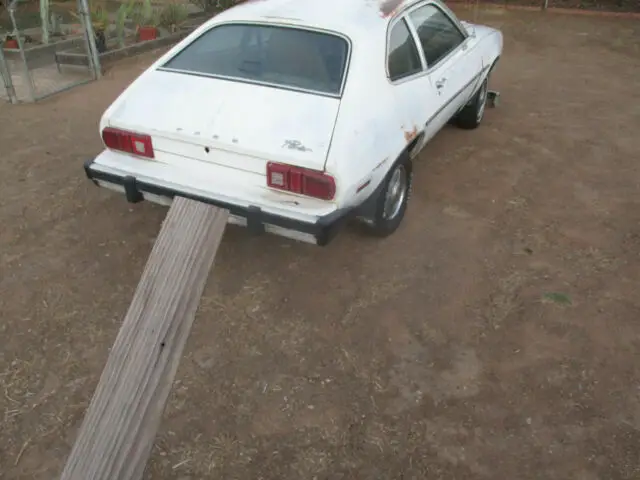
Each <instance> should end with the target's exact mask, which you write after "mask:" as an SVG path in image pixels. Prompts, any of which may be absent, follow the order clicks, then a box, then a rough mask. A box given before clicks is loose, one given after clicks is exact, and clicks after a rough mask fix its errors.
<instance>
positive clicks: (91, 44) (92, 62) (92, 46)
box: [78, 0, 102, 80]
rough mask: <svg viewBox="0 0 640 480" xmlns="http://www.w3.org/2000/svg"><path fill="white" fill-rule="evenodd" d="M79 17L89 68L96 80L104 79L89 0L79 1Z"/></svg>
mask: <svg viewBox="0 0 640 480" xmlns="http://www.w3.org/2000/svg"><path fill="white" fill-rule="evenodd" d="M78 15H79V16H80V20H81V22H82V30H83V31H84V39H85V43H86V46H87V50H88V52H87V53H88V54H89V55H88V58H89V68H90V69H91V70H92V72H93V78H95V79H96V80H98V79H100V78H101V77H102V67H101V65H100V56H99V55H98V48H97V47H96V37H95V33H94V32H93V23H92V22H91V14H90V11H89V5H88V2H87V0H78Z"/></svg>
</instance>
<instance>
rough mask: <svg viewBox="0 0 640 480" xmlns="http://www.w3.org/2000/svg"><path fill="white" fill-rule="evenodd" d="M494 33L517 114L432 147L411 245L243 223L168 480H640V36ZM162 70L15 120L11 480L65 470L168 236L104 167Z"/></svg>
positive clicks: (0, 360) (491, 16) (181, 386)
mask: <svg viewBox="0 0 640 480" xmlns="http://www.w3.org/2000/svg"><path fill="white" fill-rule="evenodd" d="M470 12H471V11H468V12H462V13H461V16H462V17H463V18H466V19H470V20H472V19H473V18H472V14H471V13H470ZM477 20H478V21H479V22H484V23H488V24H491V25H494V26H497V27H500V28H502V29H503V31H504V33H505V54H504V57H503V59H502V61H501V64H500V66H499V68H498V69H497V71H496V73H495V76H494V78H493V81H492V84H493V87H494V88H496V89H498V90H500V91H501V93H502V97H501V99H502V103H501V105H500V106H499V107H498V108H497V109H495V110H489V111H488V112H487V116H486V118H485V122H484V124H483V125H482V126H481V127H480V128H479V129H478V130H476V131H473V132H468V131H461V130H457V129H455V128H453V127H451V128H446V129H445V130H444V131H443V132H442V133H440V134H439V135H438V136H437V137H436V138H435V139H434V140H433V141H432V142H431V143H430V144H429V145H428V146H427V147H426V149H425V151H424V153H423V154H422V155H421V158H420V161H419V162H418V164H417V165H416V177H415V188H414V194H413V197H412V203H411V206H410V209H409V211H408V216H407V218H406V220H405V223H404V225H403V226H402V228H401V229H400V230H399V231H398V232H397V233H396V234H395V235H394V236H392V237H390V238H388V239H386V240H382V241H381V240H374V239H369V238H366V237H363V236H362V235H361V234H360V233H359V231H358V229H355V228H348V229H347V230H345V231H344V232H343V233H342V234H341V235H340V236H338V238H337V239H336V240H335V241H334V243H332V244H331V245H329V246H328V247H326V248H317V247H312V246H307V245H303V244H298V243H294V242H291V241H287V240H285V239H280V238H277V237H273V236H264V237H251V236H250V235H249V234H248V233H247V232H246V231H244V230H242V229H240V228H234V227H229V228H228V231H227V233H226V234H225V239H224V240H223V244H222V247H221V251H220V253H219V255H218V260H217V264H216V266H215V269H214V271H213V273H212V275H211V278H210V281H209V284H208V286H207V289H206V291H205V295H204V298H203V300H202V304H201V308H200V311H199V314H198V318H197V320H196V324H195V327H194V331H193V333H192V335H191V338H190V340H189V344H188V345H187V349H186V354H185V357H184V358H183V360H182V363H181V366H180V369H179V372H178V376H177V380H176V383H175V385H174V389H173V391H172V395H171V398H170V403H169V405H168V407H167V410H166V412H165V417H164V420H163V424H162V427H161V431H160V432H159V435H158V437H157V441H156V444H155V447H154V450H153V454H152V458H151V461H150V464H149V468H148V471H147V474H146V477H147V478H149V479H177V480H188V479H201V478H207V479H209V478H211V479H295V480H299V479H314V478H316V479H325V478H327V479H328V478H331V479H339V478H345V479H346V478H357V479H401V478H404V479H439V478H442V479H454V478H465V479H487V480H495V479H520V480H526V479H546V480H549V479H559V480H569V479H580V480H591V479H594V480H595V479H607V480H610V479H634V478H635V479H637V478H640V390H639V389H640V361H639V360H640V358H639V354H638V352H639V351H640V322H639V320H640V296H639V295H638V293H637V292H638V285H639V284H640V257H639V251H640V167H639V165H640V163H639V162H638V152H640V135H639V134H638V132H639V131H640V26H639V25H638V22H637V21H635V22H634V21H630V20H623V19H598V18H594V17H571V16H568V15H559V16H553V15H546V16H545V15H543V14H539V13H535V12H516V11H505V10H500V9H482V10H481V11H480V14H479V18H478V19H477ZM154 55H156V54H150V55H146V56H141V57H138V58H137V59H129V60H127V62H126V63H122V64H120V66H118V67H117V68H114V69H113V70H112V71H110V72H109V73H108V75H107V76H106V78H104V79H103V80H101V81H99V82H95V83H92V84H89V85H87V86H84V87H80V88H77V89H75V90H73V91H71V92H69V93H67V94H61V95H59V96H57V97H53V98H51V99H49V100H47V101H44V102H42V103H41V104H38V105H30V106H9V105H6V104H0V146H1V147H0V148H1V155H0V225H1V227H0V256H1V262H0V269H1V270H0V338H1V339H2V342H1V344H0V477H2V478H3V479H11V480H13V479H51V478H56V477H57V475H58V474H59V473H60V471H61V469H62V466H63V464H64V462H65V459H66V456H67V455H68V453H69V451H70V448H71V445H72V443H73V440H74V435H75V433H76V431H77V429H78V427H79V425H80V423H81V421H82V418H83V414H84V411H85V408H86V406H87V404H88V402H89V400H90V398H91V396H92V394H93V390H94V388H95V386H96V383H97V381H98V378H99V375H100V373H101V370H102V367H103V364H104V362H105V359H106V358H107V355H108V351H109V347H110V345H111V344H112V342H113V340H114V338H115V336H116V333H117V331H118V328H119V324H120V322H121V319H122V318H123V315H124V313H125V311H126V309H127V307H128V304H129V301H130V299H131V296H132V292H133V289H134V287H135V286H136V284H137V281H138V278H139V275H140V273H141V271H142V268H143V265H144V263H145V260H146V257H147V255H148V253H149V252H150V249H151V246H152V244H153V242H154V237H155V235H156V234H157V232H158V230H159V226H160V223H161V221H162V219H163V217H164V215H165V212H166V210H165V209H164V208H162V207H157V206H154V205H150V204H142V205H136V206H131V205H128V204H127V203H126V202H125V200H124V199H123V198H121V197H120V196H118V195H116V194H113V193H110V192H108V191H104V190H101V189H98V188H96V187H95V186H93V185H92V184H91V183H90V182H89V181H87V180H86V179H85V177H84V174H83V171H82V161H83V160H85V159H86V158H88V157H90V156H92V155H94V154H96V153H97V152H98V151H99V150H100V147H101V145H100V140H99V138H98V131H97V122H98V119H99V117H100V115H101V113H102V111H103V110H104V108H105V107H106V106H107V105H108V104H109V103H110V102H111V101H112V100H113V99H114V98H115V96H116V95H117V94H118V92H120V91H121V90H122V89H123V88H124V87H125V85H127V83H128V82H130V81H131V80H132V79H133V78H134V77H135V76H136V75H137V74H138V73H139V72H141V71H142V69H143V68H144V67H145V66H146V65H148V64H149V63H150V62H151V61H152V60H153V58H154Z"/></svg>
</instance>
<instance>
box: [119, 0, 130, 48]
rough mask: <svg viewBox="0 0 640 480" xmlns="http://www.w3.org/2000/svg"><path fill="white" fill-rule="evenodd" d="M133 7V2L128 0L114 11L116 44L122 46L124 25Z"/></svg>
mask: <svg viewBox="0 0 640 480" xmlns="http://www.w3.org/2000/svg"><path fill="white" fill-rule="evenodd" d="M134 9H135V3H133V2H129V3H127V4H125V3H123V4H122V5H120V8H118V11H117V12H116V37H117V39H118V46H119V47H120V48H124V46H125V45H124V37H125V26H126V22H127V19H128V18H129V16H130V15H131V14H132V12H133V11H134Z"/></svg>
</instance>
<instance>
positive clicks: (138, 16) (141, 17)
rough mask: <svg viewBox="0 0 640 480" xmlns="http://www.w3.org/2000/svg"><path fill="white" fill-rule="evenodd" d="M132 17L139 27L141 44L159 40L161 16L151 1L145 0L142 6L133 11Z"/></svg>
mask: <svg viewBox="0 0 640 480" xmlns="http://www.w3.org/2000/svg"><path fill="white" fill-rule="evenodd" d="M132 17H133V20H134V22H135V23H136V25H137V33H138V41H139V42H145V41H147V40H155V39H156V38H158V24H159V23H160V16H159V15H158V11H157V10H156V9H154V8H153V7H152V6H151V0H143V2H142V4H140V5H138V6H137V8H135V9H134V10H133V12H132Z"/></svg>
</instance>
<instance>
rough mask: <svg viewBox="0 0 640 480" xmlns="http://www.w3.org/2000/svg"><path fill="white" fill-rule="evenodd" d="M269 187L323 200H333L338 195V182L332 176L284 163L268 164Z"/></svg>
mask: <svg viewBox="0 0 640 480" xmlns="http://www.w3.org/2000/svg"><path fill="white" fill-rule="evenodd" d="M267 185H268V186H269V187H271V188H277V189H278V190H285V191H287V192H293V193H299V194H301V195H307V196H309V197H315V198H320V199H322V200H331V199H333V197H334V195H335V194H336V181H335V180H334V178H333V177H332V176H331V175H328V174H326V173H324V172H318V171H317V170H309V169H307V168H300V167H292V166H291V165H284V164H282V163H273V162H269V163H267Z"/></svg>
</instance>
